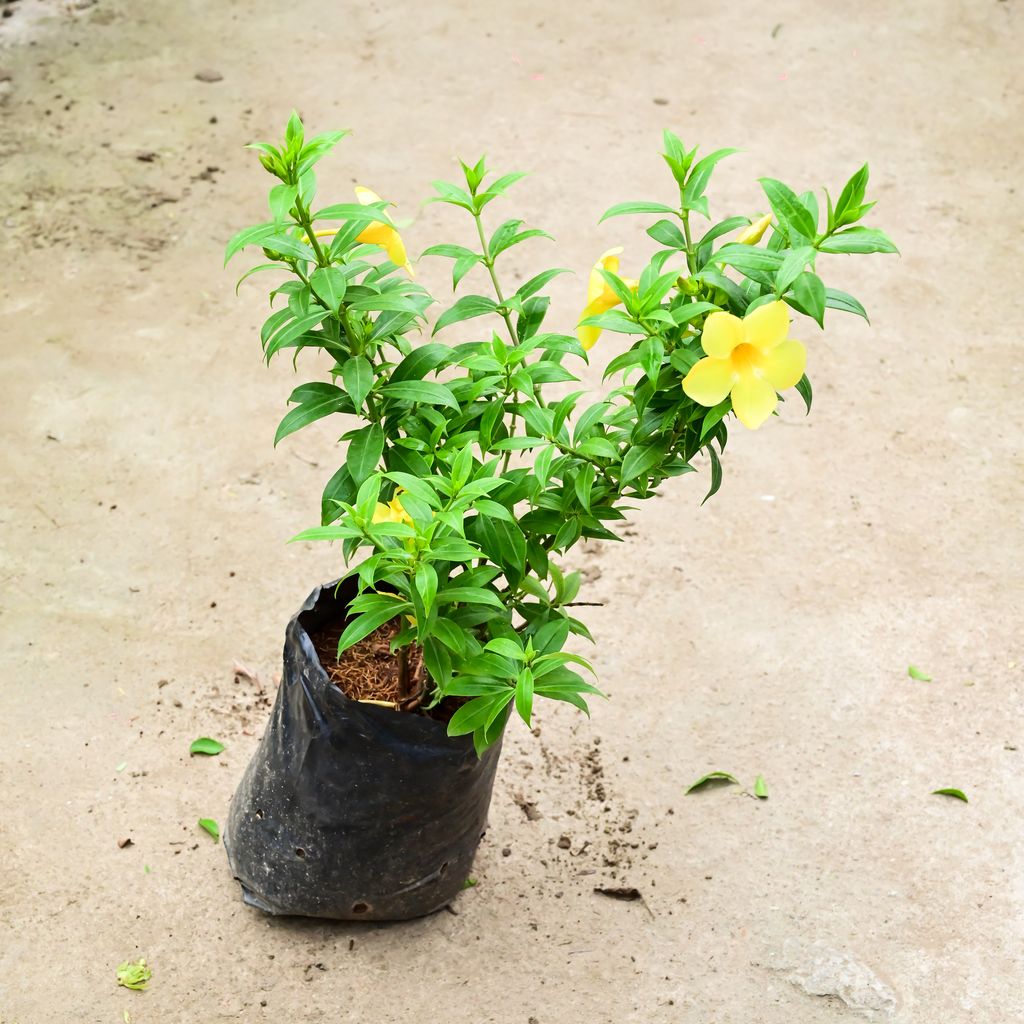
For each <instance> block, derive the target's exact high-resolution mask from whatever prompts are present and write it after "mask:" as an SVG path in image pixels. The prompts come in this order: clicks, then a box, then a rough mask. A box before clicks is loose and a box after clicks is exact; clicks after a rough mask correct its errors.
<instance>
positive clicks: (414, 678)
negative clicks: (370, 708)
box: [310, 619, 427, 711]
mask: <svg viewBox="0 0 1024 1024" xmlns="http://www.w3.org/2000/svg"><path fill="white" fill-rule="evenodd" d="M400 628H401V625H400V623H399V621H398V619H392V620H391V622H385V623H384V625H383V626H380V627H378V628H377V629H375V630H374V631H373V632H372V633H371V634H370V635H369V636H368V637H366V638H364V639H363V640H360V641H359V643H357V644H354V645H353V646H352V647H350V648H349V649H348V650H347V651H345V652H344V654H342V656H341V661H340V662H339V661H338V640H339V638H340V637H341V633H342V630H343V629H344V623H339V624H336V625H333V624H332V625H328V626H325V627H323V628H322V629H320V630H318V631H316V632H314V633H311V634H310V639H311V640H312V641H313V647H314V648H315V649H316V653H317V656H318V657H319V658H320V664H321V665H323V667H324V669H325V670H326V672H327V675H328V677H329V678H330V680H331V681H332V682H333V683H334V685H335V686H337V687H338V689H339V690H341V692H342V693H344V694H345V696H346V697H349V698H351V699H352V700H362V701H366V700H372V701H381V702H383V703H388V704H391V705H393V706H395V707H398V708H400V709H401V710H403V711H413V710H416V709H418V708H419V707H420V704H421V702H422V700H423V698H424V696H425V692H424V688H425V682H426V677H427V676H426V670H425V669H424V667H423V653H422V651H421V650H420V648H419V647H417V646H416V645H415V644H413V645H412V646H411V647H408V648H406V653H407V658H408V678H407V685H406V689H405V692H404V693H403V692H402V686H401V670H400V662H399V659H398V658H397V657H396V656H395V655H394V654H392V653H391V641H392V639H393V638H394V637H395V635H396V634H397V633H398V631H399V629H400Z"/></svg>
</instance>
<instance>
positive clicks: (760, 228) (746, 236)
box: [736, 213, 772, 245]
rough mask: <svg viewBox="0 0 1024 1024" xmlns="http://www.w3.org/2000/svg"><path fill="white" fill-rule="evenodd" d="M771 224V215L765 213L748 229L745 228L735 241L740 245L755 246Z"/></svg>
mask: <svg viewBox="0 0 1024 1024" xmlns="http://www.w3.org/2000/svg"><path fill="white" fill-rule="evenodd" d="M771 222H772V215H771V214H770V213H766V214H765V215H764V216H763V217H762V218H761V219H760V220H755V221H754V223H753V224H751V225H750V226H749V227H745V228H744V229H743V230H742V231H741V232H740V233H739V235H738V236H737V238H736V241H737V242H740V243H741V244H742V245H757V243H758V242H760V241H761V238H762V237H763V235H764V233H765V232H766V231H767V230H768V225H769V224H771Z"/></svg>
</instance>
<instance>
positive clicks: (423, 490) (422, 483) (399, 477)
mask: <svg viewBox="0 0 1024 1024" xmlns="http://www.w3.org/2000/svg"><path fill="white" fill-rule="evenodd" d="M384 476H385V477H386V478H387V479H388V480H393V481H394V482H395V483H396V484H398V486H399V487H401V488H403V489H404V490H406V491H408V492H409V493H410V494H411V495H413V496H414V497H416V498H419V499H420V501H423V502H426V504H428V505H429V506H430V507H431V508H440V507H441V502H440V499H439V498H438V496H437V493H436V492H435V490H434V488H433V487H431V486H430V484H429V483H428V482H427V481H426V480H422V479H420V478H419V477H417V476H413V475H412V474H411V473H402V472H391V473H385V474H384Z"/></svg>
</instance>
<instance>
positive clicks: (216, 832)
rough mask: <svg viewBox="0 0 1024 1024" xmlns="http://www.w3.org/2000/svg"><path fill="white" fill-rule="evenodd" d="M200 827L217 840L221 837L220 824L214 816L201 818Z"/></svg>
mask: <svg viewBox="0 0 1024 1024" xmlns="http://www.w3.org/2000/svg"><path fill="white" fill-rule="evenodd" d="M199 827H200V828H201V829H203V830H204V831H205V832H209V833H210V835H211V836H213V841H214V842H217V840H218V839H220V825H218V824H217V822H215V821H214V820H213V818H200V819H199Z"/></svg>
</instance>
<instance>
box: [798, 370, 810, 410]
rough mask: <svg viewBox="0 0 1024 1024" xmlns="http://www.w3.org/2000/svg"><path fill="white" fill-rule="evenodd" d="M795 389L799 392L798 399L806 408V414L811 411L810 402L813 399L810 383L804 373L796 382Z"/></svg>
mask: <svg viewBox="0 0 1024 1024" xmlns="http://www.w3.org/2000/svg"><path fill="white" fill-rule="evenodd" d="M796 389H797V391H799V392H800V397H801V398H802V399H803V400H804V405H805V406H806V407H807V412H808V413H809V412H810V411H811V401H812V400H813V398H814V392H813V391H812V390H811V382H810V380H809V379H808V377H807V374H806V373H805V374H804V375H803V376H802V377H801V378H800V379H799V380H798V381H797V382H796Z"/></svg>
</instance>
